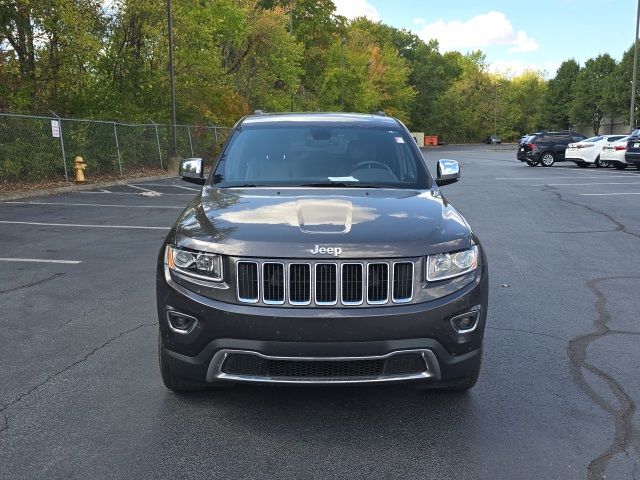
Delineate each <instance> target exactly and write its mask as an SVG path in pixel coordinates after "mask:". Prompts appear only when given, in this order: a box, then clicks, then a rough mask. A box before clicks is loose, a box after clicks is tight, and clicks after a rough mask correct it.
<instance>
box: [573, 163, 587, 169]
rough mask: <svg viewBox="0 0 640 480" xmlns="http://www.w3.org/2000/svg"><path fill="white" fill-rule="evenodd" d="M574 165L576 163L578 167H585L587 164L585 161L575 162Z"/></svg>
mask: <svg viewBox="0 0 640 480" xmlns="http://www.w3.org/2000/svg"><path fill="white" fill-rule="evenodd" d="M576 165H578V166H579V167H580V168H587V167H588V166H589V164H588V163H587V162H576Z"/></svg>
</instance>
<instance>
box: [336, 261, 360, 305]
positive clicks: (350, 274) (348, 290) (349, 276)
mask: <svg viewBox="0 0 640 480" xmlns="http://www.w3.org/2000/svg"><path fill="white" fill-rule="evenodd" d="M341 274H342V281H341V282H340V288H341V290H342V292H341V296H342V304H343V305H360V304H362V301H363V287H364V280H363V278H362V264H361V263H343V264H342V272H341Z"/></svg>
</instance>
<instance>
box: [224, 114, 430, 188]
mask: <svg viewBox="0 0 640 480" xmlns="http://www.w3.org/2000/svg"><path fill="white" fill-rule="evenodd" d="M413 141H414V140H413V139H412V137H410V136H408V135H406V134H405V133H403V132H402V131H400V130H398V129H390V128H388V127H386V128H372V127H356V126H342V125H325V126H322V125H303V126H245V127H242V128H241V129H239V130H238V131H236V132H235V134H234V136H233V138H232V139H231V141H230V143H229V145H228V146H227V148H226V149H225V152H224V154H223V155H222V157H221V159H220V162H219V163H218V165H217V167H216V169H215V172H214V176H213V182H212V183H213V185H215V186H217V187H234V186H314V185H317V186H333V185H335V186H349V187H352V186H353V187H358V186H363V187H364V186H367V187H391V188H428V187H429V181H428V174H427V172H426V168H425V166H424V163H423V162H422V160H421V159H420V158H418V156H417V155H416V153H415V152H414V151H413V150H412V148H410V146H409V142H413Z"/></svg>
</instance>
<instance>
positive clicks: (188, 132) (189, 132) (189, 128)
mask: <svg viewBox="0 0 640 480" xmlns="http://www.w3.org/2000/svg"><path fill="white" fill-rule="evenodd" d="M187 134H188V135H189V147H190V148H191V156H192V157H193V143H192V142H191V127H190V126H189V125H187Z"/></svg>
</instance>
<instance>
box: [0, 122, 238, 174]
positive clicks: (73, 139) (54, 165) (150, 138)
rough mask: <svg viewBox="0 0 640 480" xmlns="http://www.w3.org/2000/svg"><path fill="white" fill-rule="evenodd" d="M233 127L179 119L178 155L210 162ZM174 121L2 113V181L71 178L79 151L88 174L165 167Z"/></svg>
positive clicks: (0, 162)
mask: <svg viewBox="0 0 640 480" xmlns="http://www.w3.org/2000/svg"><path fill="white" fill-rule="evenodd" d="M229 131H230V129H229V128H227V127H218V126H215V125H176V140H177V152H176V153H177V156H178V157H182V158H187V157H202V158H204V159H205V162H207V163H209V164H210V163H211V162H212V160H213V158H214V157H215V155H217V153H218V151H219V149H220V145H221V144H222V142H224V140H225V139H226V137H227V135H228V134H229ZM171 140H172V136H171V125H163V124H156V123H150V124H127V123H121V122H106V121H98V120H80V119H75V118H60V117H56V116H51V117H46V116H32V115H17V114H10V113H0V184H5V185H6V184H11V183H14V182H20V183H25V182H33V183H37V182H55V181H67V182H68V181H70V180H73V175H74V170H73V165H74V159H75V157H76V156H81V157H82V158H83V159H84V161H85V162H86V163H87V169H86V171H85V173H86V174H87V175H89V176H90V177H94V178H95V177H100V176H114V175H115V176H126V175H128V174H135V173H139V172H140V171H144V170H164V169H166V167H167V158H168V156H169V151H170V144H171Z"/></svg>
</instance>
